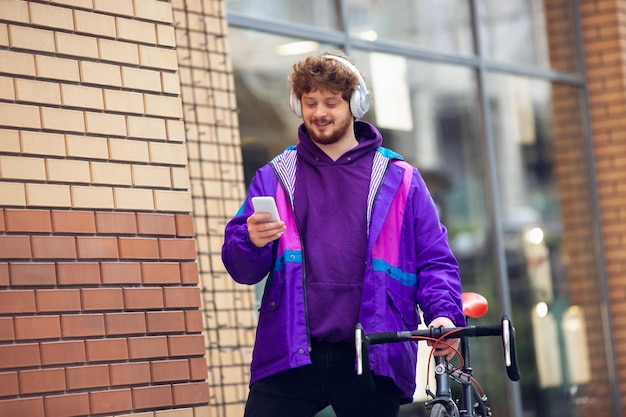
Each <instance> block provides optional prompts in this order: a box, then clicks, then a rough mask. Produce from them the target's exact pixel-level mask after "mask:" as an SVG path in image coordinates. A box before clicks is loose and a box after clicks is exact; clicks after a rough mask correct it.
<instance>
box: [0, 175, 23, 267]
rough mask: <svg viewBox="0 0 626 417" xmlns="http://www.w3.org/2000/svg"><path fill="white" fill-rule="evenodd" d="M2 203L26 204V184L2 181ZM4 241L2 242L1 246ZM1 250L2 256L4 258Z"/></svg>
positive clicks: (0, 203)
mask: <svg viewBox="0 0 626 417" xmlns="http://www.w3.org/2000/svg"><path fill="white" fill-rule="evenodd" d="M0 205H3V206H25V205H26V190H25V188H24V184H18V183H10V182H0ZM1 245H2V243H0V246H1ZM2 257H3V256H2V254H1V252H0V258H2Z"/></svg>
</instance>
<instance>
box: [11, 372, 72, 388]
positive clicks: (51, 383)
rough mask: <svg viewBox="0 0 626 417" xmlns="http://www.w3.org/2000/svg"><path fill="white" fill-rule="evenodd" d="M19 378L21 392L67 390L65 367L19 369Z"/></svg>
mask: <svg viewBox="0 0 626 417" xmlns="http://www.w3.org/2000/svg"><path fill="white" fill-rule="evenodd" d="M18 379H19V383H20V393H21V394H34V393H42V392H54V391H64V390H65V387H66V386H65V372H64V370H63V369H60V368H55V369H35V370H30V371H19V372H18Z"/></svg>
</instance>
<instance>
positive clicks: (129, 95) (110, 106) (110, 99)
mask: <svg viewBox="0 0 626 417" xmlns="http://www.w3.org/2000/svg"><path fill="white" fill-rule="evenodd" d="M104 106H105V107H104V108H105V110H107V111H112V112H121V113H134V114H143V112H144V107H143V95H142V94H141V93H135V92H132V91H119V90H104Z"/></svg>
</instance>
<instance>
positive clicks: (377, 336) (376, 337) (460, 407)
mask: <svg viewBox="0 0 626 417" xmlns="http://www.w3.org/2000/svg"><path fill="white" fill-rule="evenodd" d="M463 300H464V306H463V311H464V313H465V315H466V316H467V317H468V318H478V317H481V316H482V315H484V314H485V313H486V311H487V301H486V300H485V299H484V298H483V297H482V296H480V295H478V294H475V293H464V294H463ZM482 336H501V338H502V348H503V353H504V364H505V368H506V372H507V375H508V377H509V379H510V380H512V381H518V380H519V379H520V373H519V368H518V366H517V352H516V348H515V328H514V327H513V326H512V324H511V321H510V319H509V317H508V316H507V315H506V314H505V315H503V316H502V318H501V321H500V325H499V326H466V327H455V328H449V329H448V328H442V327H440V328H430V329H424V330H414V331H400V332H387V333H370V334H365V332H364V331H363V327H362V326H361V325H360V324H357V326H356V329H355V344H356V346H355V347H356V353H357V374H358V375H364V376H365V377H367V378H370V377H371V374H370V369H369V357H368V354H369V346H370V345H373V344H381V343H398V342H406V341H415V340H420V339H421V340H424V339H430V340H437V341H439V340H445V339H446V338H459V339H461V343H460V349H459V354H460V356H461V358H462V360H463V365H462V366H461V368H459V369H456V368H453V366H452V365H451V364H450V363H449V362H448V361H446V359H445V358H443V357H439V356H436V357H435V382H436V390H435V393H434V394H433V393H432V392H431V391H430V389H429V388H428V387H427V390H426V392H427V394H428V395H429V396H430V397H431V399H429V400H427V401H426V406H427V407H429V408H431V411H433V412H434V410H433V408H437V407H439V409H438V411H443V410H441V406H443V407H445V409H446V410H447V415H450V416H458V417H476V416H481V417H489V416H490V415H491V411H490V409H489V407H487V405H486V400H487V397H486V395H484V394H481V393H479V392H478V389H477V388H476V386H475V383H474V382H475V380H474V379H473V377H472V373H473V369H472V365H471V357H470V345H469V339H470V338H471V337H482ZM450 379H453V380H454V381H456V382H458V383H459V384H461V395H460V396H459V398H458V400H455V399H454V398H453V396H452V390H451V385H450ZM437 404H441V406H438V405H437ZM477 412H478V414H477Z"/></svg>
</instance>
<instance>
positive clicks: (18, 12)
mask: <svg viewBox="0 0 626 417" xmlns="http://www.w3.org/2000/svg"><path fill="white" fill-rule="evenodd" d="M2 19H3V20H9V21H12V22H20V23H29V22H30V20H29V15H28V3H27V2H21V1H20V2H17V1H13V2H8V1H5V2H2Z"/></svg>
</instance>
